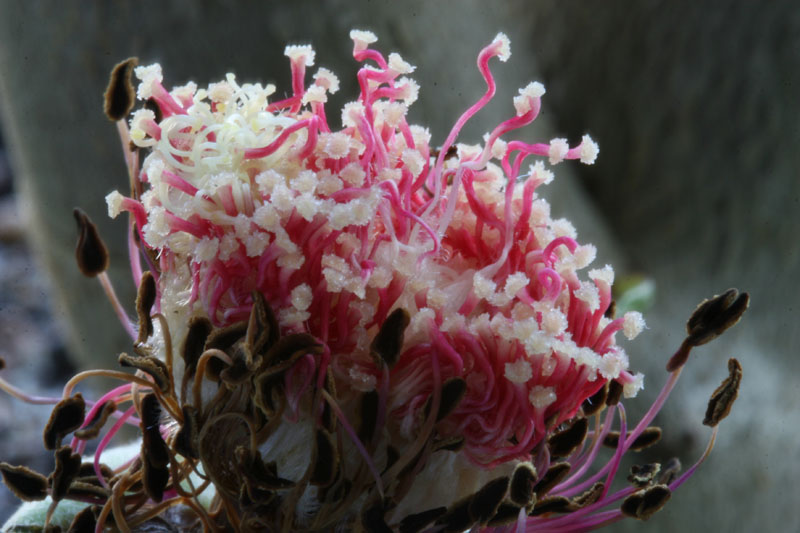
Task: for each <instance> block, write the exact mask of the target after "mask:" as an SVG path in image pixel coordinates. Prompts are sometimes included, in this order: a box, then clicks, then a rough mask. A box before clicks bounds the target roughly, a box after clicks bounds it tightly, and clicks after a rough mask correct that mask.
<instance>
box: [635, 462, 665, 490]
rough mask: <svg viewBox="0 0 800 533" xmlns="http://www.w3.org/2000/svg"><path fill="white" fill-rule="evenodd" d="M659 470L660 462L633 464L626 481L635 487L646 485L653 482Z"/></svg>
mask: <svg viewBox="0 0 800 533" xmlns="http://www.w3.org/2000/svg"><path fill="white" fill-rule="evenodd" d="M660 471H661V464H660V463H648V464H646V465H633V466H632V467H631V473H630V475H629V476H628V481H629V482H630V483H632V484H634V485H636V486H637V487H640V488H642V487H647V486H648V485H651V484H652V483H653V480H655V479H656V476H658V473H659V472H660Z"/></svg>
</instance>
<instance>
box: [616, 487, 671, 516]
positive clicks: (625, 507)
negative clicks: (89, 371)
mask: <svg viewBox="0 0 800 533" xmlns="http://www.w3.org/2000/svg"><path fill="white" fill-rule="evenodd" d="M671 497H672V492H671V491H670V490H669V487H667V486H666V485H653V486H652V487H649V488H647V489H642V490H638V491H636V492H634V493H633V494H631V495H630V496H628V497H627V498H625V500H624V501H623V502H622V507H620V510H621V511H622V514H624V515H626V516H630V517H632V518H637V519H639V520H647V519H648V518H650V517H651V516H653V515H654V514H655V513H656V512H657V511H658V510H659V509H661V508H662V507H664V505H665V504H666V503H667V502H668V501H669V499H670V498H671Z"/></svg>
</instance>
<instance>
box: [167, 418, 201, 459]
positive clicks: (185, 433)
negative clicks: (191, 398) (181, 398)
mask: <svg viewBox="0 0 800 533" xmlns="http://www.w3.org/2000/svg"><path fill="white" fill-rule="evenodd" d="M181 412H182V413H183V425H181V429H179V430H178V433H177V434H176V435H175V440H174V441H173V442H172V445H173V446H174V447H175V451H176V452H178V453H179V454H181V455H182V456H184V457H187V458H189V459H198V458H199V456H200V454H199V453H198V451H197V440H198V438H199V437H198V420H197V409H196V408H195V407H194V406H191V405H183V406H181Z"/></svg>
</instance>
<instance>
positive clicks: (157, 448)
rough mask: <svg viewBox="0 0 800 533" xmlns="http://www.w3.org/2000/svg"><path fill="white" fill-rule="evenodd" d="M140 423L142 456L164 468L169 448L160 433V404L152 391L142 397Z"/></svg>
mask: <svg viewBox="0 0 800 533" xmlns="http://www.w3.org/2000/svg"><path fill="white" fill-rule="evenodd" d="M141 419H142V421H141V423H140V425H139V427H140V428H141V430H142V457H144V458H145V459H146V461H145V463H149V464H150V465H152V466H155V467H156V468H166V466H167V464H168V463H169V448H168V447H167V443H166V442H164V437H163V436H162V435H161V428H160V424H161V404H160V403H158V398H157V397H156V395H155V394H153V393H152V392H151V393H149V394H146V395H145V396H144V398H142V406H141Z"/></svg>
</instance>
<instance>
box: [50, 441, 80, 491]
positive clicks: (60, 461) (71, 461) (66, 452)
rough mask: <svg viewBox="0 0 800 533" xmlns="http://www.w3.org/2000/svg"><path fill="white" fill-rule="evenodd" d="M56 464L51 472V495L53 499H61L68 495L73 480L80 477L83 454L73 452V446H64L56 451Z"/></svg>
mask: <svg viewBox="0 0 800 533" xmlns="http://www.w3.org/2000/svg"><path fill="white" fill-rule="evenodd" d="M55 455H56V466H55V469H54V470H53V473H52V474H50V477H49V479H48V482H49V483H50V489H51V490H50V496H51V497H52V498H53V501H59V500H61V499H62V498H63V497H64V496H66V495H67V489H69V486H70V485H71V484H72V482H73V480H75V478H76V477H78V474H79V473H80V470H81V456H80V455H78V454H77V453H72V448H70V447H69V446H62V447H61V448H59V449H58V450H57V451H56V454H55Z"/></svg>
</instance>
